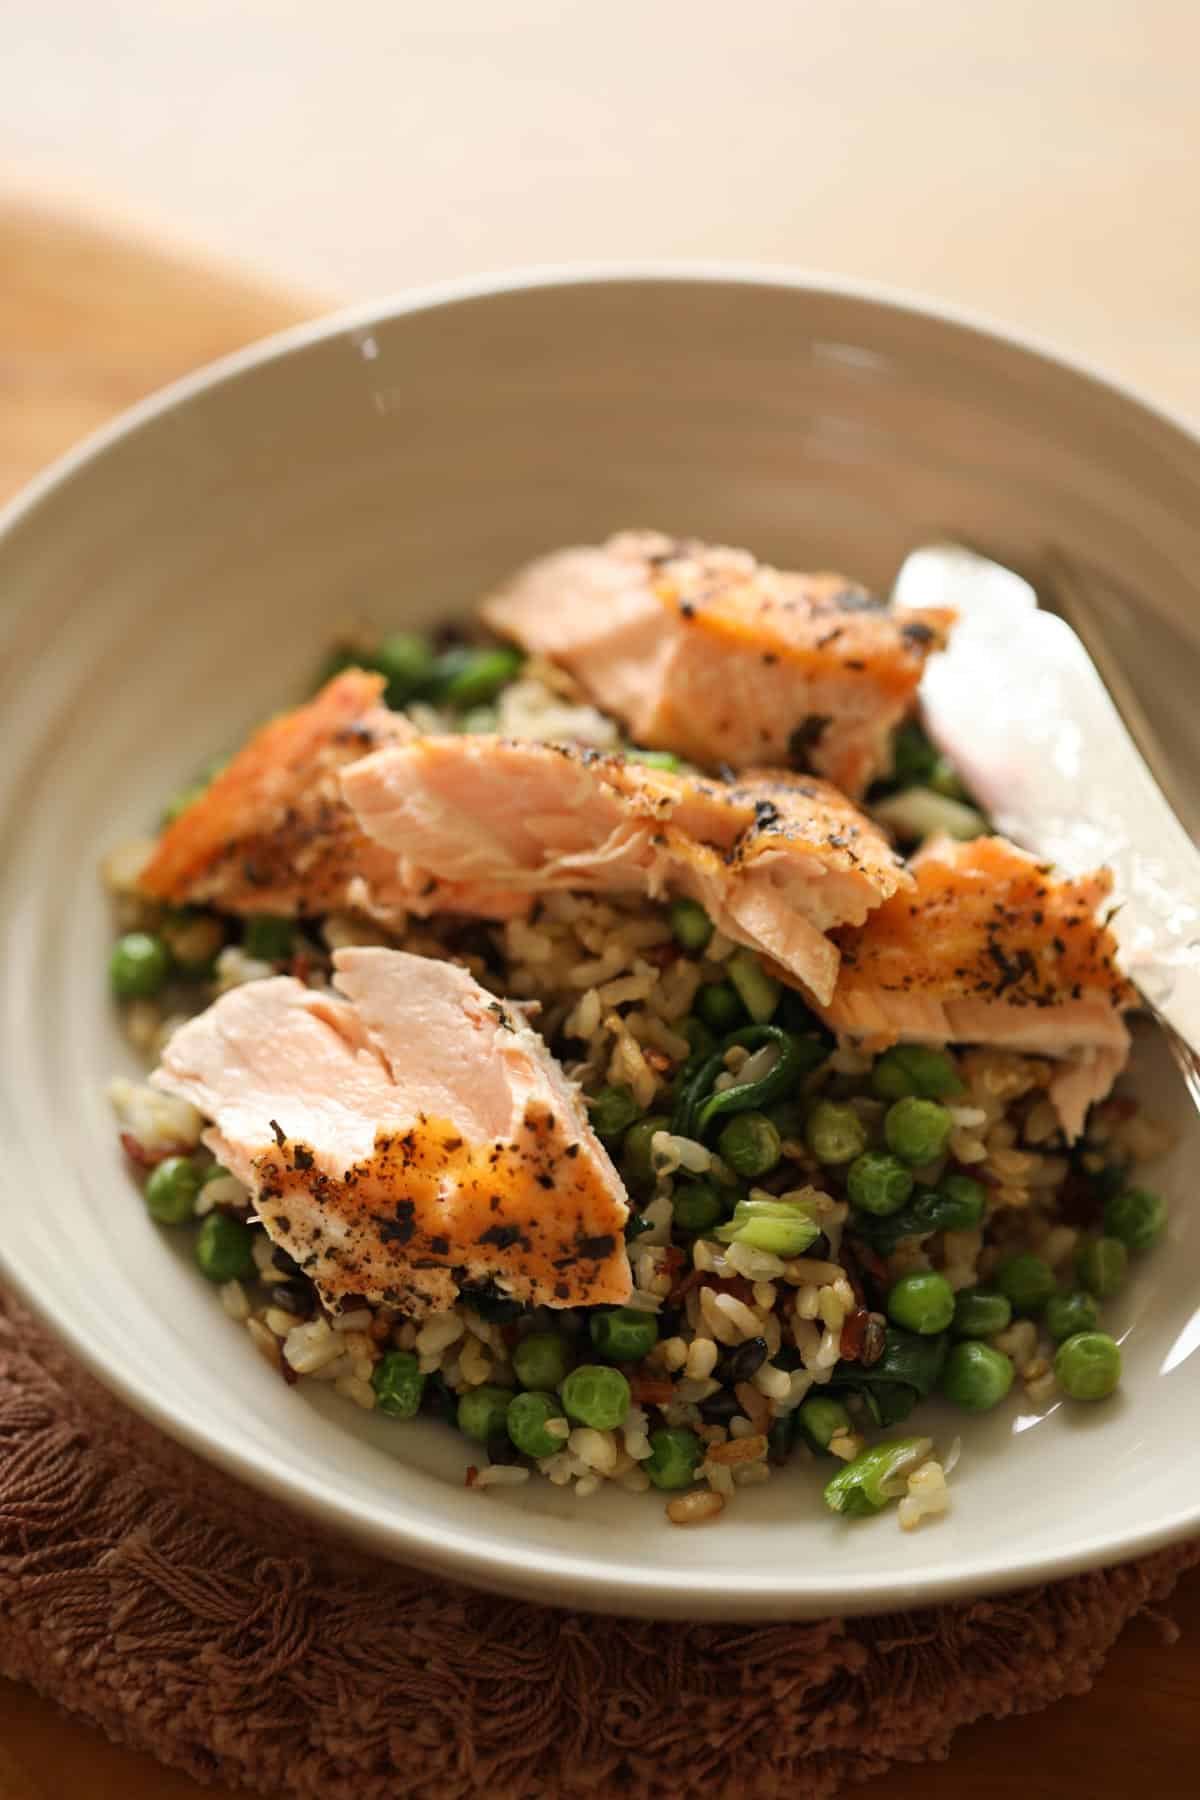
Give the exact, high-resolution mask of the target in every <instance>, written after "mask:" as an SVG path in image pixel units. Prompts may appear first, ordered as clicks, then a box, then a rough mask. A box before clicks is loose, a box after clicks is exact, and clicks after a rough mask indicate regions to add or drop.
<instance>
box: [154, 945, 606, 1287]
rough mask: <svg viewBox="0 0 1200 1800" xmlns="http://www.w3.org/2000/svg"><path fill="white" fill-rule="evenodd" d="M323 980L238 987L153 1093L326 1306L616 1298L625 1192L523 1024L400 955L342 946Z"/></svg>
mask: <svg viewBox="0 0 1200 1800" xmlns="http://www.w3.org/2000/svg"><path fill="white" fill-rule="evenodd" d="M333 979H334V983H335V986H336V987H337V989H338V990H339V992H338V993H337V994H330V993H318V992H314V991H313V990H312V989H310V988H306V987H304V986H303V985H302V984H301V983H300V982H298V981H294V980H293V979H292V978H291V977H290V976H277V977H273V978H270V979H267V980H263V981H255V982H249V983H247V984H245V985H244V986H242V987H239V988H235V989H233V990H232V991H231V992H230V993H227V994H225V995H223V996H222V998H221V999H219V1000H218V1001H216V1002H215V1004H214V1005H212V1006H210V1007H209V1008H208V1010H207V1011H206V1012H204V1013H201V1014H200V1015H199V1016H198V1017H197V1018H195V1019H192V1020H190V1021H189V1022H188V1023H187V1024H186V1025H184V1026H182V1027H181V1028H180V1029H179V1030H178V1031H177V1032H176V1033H175V1034H174V1036H173V1037H172V1038H171V1040H170V1043H169V1044H168V1046H167V1048H166V1049H165V1050H164V1052H163V1058H162V1063H161V1066H160V1067H159V1068H158V1069H157V1070H156V1071H155V1073H154V1075H153V1076H152V1077H151V1079H152V1081H153V1082H154V1084H155V1085H156V1086H157V1087H159V1088H161V1089H163V1090H164V1091H166V1092H168V1093H172V1094H178V1095H182V1096H183V1097H184V1098H185V1099H187V1100H189V1101H191V1103H192V1105H194V1106H195V1107H197V1108H198V1109H199V1110H200V1112H202V1113H203V1114H204V1115H205V1117H206V1118H208V1119H211V1120H212V1121H213V1124H212V1126H211V1128H210V1129H209V1130H208V1132H207V1133H206V1134H205V1141H206V1143H207V1144H208V1145H209V1147H210V1148H211V1149H212V1150H213V1152H214V1154H215V1155H216V1156H217V1157H218V1158H219V1159H220V1161H221V1162H222V1163H223V1164H224V1165H225V1166H226V1168H228V1169H231V1170H232V1171H233V1173H234V1174H235V1175H237V1176H238V1178H239V1179H240V1180H241V1181H244V1182H245V1183H246V1185H247V1186H248V1187H249V1188H250V1190H251V1192H252V1194H253V1195H254V1199H255V1206H256V1209H257V1211H258V1214H259V1216H260V1218H261V1219H262V1221H263V1224H264V1226H265V1227H266V1230H267V1233H268V1235H269V1237H270V1238H271V1239H272V1241H273V1242H274V1243H276V1244H278V1245H280V1246H281V1247H282V1248H283V1249H284V1250H286V1251H287V1252H288V1254H289V1255H290V1256H293V1257H294V1258H295V1259H296V1261H297V1262H298V1263H299V1264H300V1266H301V1267H302V1268H303V1270H304V1271H305V1273H306V1274H307V1275H309V1276H311V1278H312V1279H313V1281H314V1282H315V1283H316V1285H317V1287H318V1289H319V1290H320V1292H321V1295H322V1298H323V1299H324V1300H325V1301H326V1303H327V1304H329V1305H330V1306H331V1307H335V1308H336V1307H337V1306H338V1305H339V1304H342V1303H344V1302H345V1301H346V1300H347V1299H349V1298H350V1297H351V1296H355V1297H357V1296H360V1295H361V1296H363V1297H364V1298H365V1299H366V1300H367V1301H369V1302H371V1303H373V1304H379V1305H387V1306H395V1307H398V1308H403V1309H404V1310H405V1311H406V1312H409V1313H415V1314H418V1315H419V1314H421V1313H423V1312H428V1311H440V1310H442V1309H444V1308H446V1307H448V1306H450V1305H452V1304H453V1302H454V1300H455V1297H456V1296H457V1294H458V1293H459V1292H460V1290H461V1289H462V1287H463V1286H464V1285H465V1284H470V1283H479V1282H495V1283H497V1284H498V1285H499V1286H500V1287H501V1288H503V1290H504V1291H505V1292H506V1293H509V1294H512V1295H514V1296H515V1297H516V1298H518V1299H520V1300H524V1301H527V1302H529V1303H530V1304H531V1305H535V1304H543V1305H546V1306H554V1307H562V1306H591V1305H597V1304H600V1303H603V1302H616V1303H619V1302H621V1301H623V1300H626V1299H627V1298H628V1296H629V1292H630V1274H629V1261H628V1257H627V1256H626V1252H625V1240H624V1235H623V1234H624V1226H625V1221H626V1218H627V1217H628V1207H627V1205H626V1199H625V1191H624V1188H623V1186H622V1184H621V1180H620V1178H619V1176H618V1175H617V1172H616V1170H615V1169H614V1168H613V1166H612V1164H611V1162H610V1161H609V1159H608V1156H607V1154H606V1153H605V1151H604V1149H603V1148H602V1146H601V1144H600V1142H599V1140H598V1139H597V1138H596V1136H595V1134H594V1133H593V1131H592V1129H591V1126H590V1125H589V1123H588V1120H587V1115H586V1112H585V1109H584V1107H583V1104H582V1102H581V1101H580V1099H579V1098H578V1095H577V1092H576V1090H575V1089H574V1088H573V1087H572V1086H571V1084H570V1083H568V1081H567V1080H566V1077H565V1076H564V1075H563V1073H562V1070H561V1069H560V1068H559V1066H558V1064H557V1063H556V1062H555V1061H554V1059H553V1057H552V1056H551V1055H550V1053H549V1051H548V1050H547V1049H546V1047H545V1045H544V1044H543V1043H542V1041H541V1039H540V1038H539V1037H538V1035H537V1034H536V1032H534V1031H533V1030H532V1029H531V1028H530V1026H529V1024H528V1022H527V1021H526V1019H525V1017H524V1014H523V1013H522V1012H521V1011H520V1010H519V1009H518V1008H515V1007H511V1006H507V1005H505V1004H503V1003H502V1002H501V1001H499V1000H497V999H495V998H494V997H493V996H492V995H491V994H489V993H487V991H486V990H485V989H484V988H481V987H480V986H479V984H478V983H477V982H476V981H474V980H473V979H472V977H471V976H470V975H469V974H467V972H466V971H465V970H464V969H461V968H459V967H457V966H456V965H454V964H452V963H445V962H438V961H436V960H434V959H431V958H427V957H419V956H411V955H409V954H407V953H406V952H403V951H398V950H388V949H382V948H375V947H372V948H355V949H346V950H339V951H338V952H337V954H336V955H335V957H334V977H333Z"/></svg>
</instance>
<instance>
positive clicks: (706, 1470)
mask: <svg viewBox="0 0 1200 1800" xmlns="http://www.w3.org/2000/svg"><path fill="white" fill-rule="evenodd" d="M696 1474H697V1475H698V1476H699V1477H700V1478H701V1479H702V1480H704V1481H707V1483H708V1486H709V1491H710V1492H711V1493H714V1494H721V1495H722V1496H723V1497H724V1498H726V1499H732V1498H733V1470H732V1469H729V1468H726V1467H725V1465H724V1464H723V1463H715V1462H711V1461H710V1460H709V1459H708V1458H707V1457H705V1459H704V1461H703V1462H702V1463H701V1464H700V1466H699V1467H698V1468H697V1470H696Z"/></svg>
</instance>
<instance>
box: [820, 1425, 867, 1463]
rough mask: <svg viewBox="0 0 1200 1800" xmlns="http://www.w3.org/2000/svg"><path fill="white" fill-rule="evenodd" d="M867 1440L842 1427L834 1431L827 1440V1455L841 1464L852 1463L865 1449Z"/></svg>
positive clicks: (855, 1432) (857, 1433)
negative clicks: (834, 1457)
mask: <svg viewBox="0 0 1200 1800" xmlns="http://www.w3.org/2000/svg"><path fill="white" fill-rule="evenodd" d="M866 1445H867V1440H866V1438H864V1437H863V1436H861V1434H860V1433H859V1432H857V1431H847V1430H846V1428H845V1427H844V1426H843V1427H842V1429H841V1430H840V1431H835V1432H834V1434H833V1436H832V1437H831V1438H830V1440H829V1445H828V1449H829V1454H830V1455H831V1456H836V1457H838V1458H839V1459H840V1461H842V1462H853V1461H854V1459H855V1457H856V1456H860V1455H861V1454H862V1452H863V1451H864V1450H865V1449H866Z"/></svg>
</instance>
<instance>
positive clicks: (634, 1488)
mask: <svg viewBox="0 0 1200 1800" xmlns="http://www.w3.org/2000/svg"><path fill="white" fill-rule="evenodd" d="M647 1454H649V1446H647ZM620 1485H621V1486H622V1487H623V1488H624V1489H625V1492H626V1493H627V1494H644V1493H646V1492H647V1491H648V1489H649V1487H650V1477H649V1476H648V1475H647V1473H646V1471H645V1469H636V1468H635V1469H630V1471H629V1473H628V1475H622V1476H621V1477H620Z"/></svg>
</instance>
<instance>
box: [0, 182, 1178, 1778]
mask: <svg viewBox="0 0 1200 1800" xmlns="http://www.w3.org/2000/svg"><path fill="white" fill-rule="evenodd" d="M0 268H2V269H3V270H4V271H5V277H4V280H3V282H0V499H2V498H4V497H6V496H7V494H8V493H10V492H11V491H12V490H13V489H15V488H16V487H17V486H18V485H19V483H20V482H21V481H22V480H23V479H25V478H26V477H27V476H28V475H30V474H32V473H33V471H34V470H35V469H37V468H38V467H39V466H41V465H42V464H44V463H45V462H47V461H48V460H49V459H50V458H51V457H53V456H54V455H56V454H57V453H58V452H59V451H61V450H64V449H65V448H66V447H67V446H68V445H69V444H71V443H72V442H73V441H74V440H75V439H77V438H78V437H80V436H81V435H82V434H83V433H84V432H86V431H89V430H91V429H92V428H93V427H94V426H96V425H98V424H100V423H101V422H102V421H103V420H104V419H106V418H107V417H109V416H110V415H111V414H112V413H114V412H115V411H116V410H118V409H119V408H120V407H123V406H126V405H128V404H129V403H130V402H132V401H133V400H136V399H137V398H138V397H139V396H140V395H141V394H143V393H145V392H147V391H149V390H150V389H151V388H154V387H157V386H159V385H160V384H161V383H162V382H164V381H167V380H170V379H171V378H172V377H174V376H176V375H180V374H182V373H184V371H185V370H187V369H189V368H193V367H195V366H196V365H197V364H199V363H202V362H204V361H206V360H208V359H209V358H211V357H214V356H218V355H220V354H222V353H223V352H225V351H228V350H231V349H233V348H235V347H236V346H237V345H239V344H243V343H246V342H248V341H249V340H251V339H253V338H255V337H259V336H262V335H263V334H264V333H266V332H268V331H272V330H274V329H276V328H277V327H279V326H282V325H287V324H291V323H294V322H295V321H297V320H299V319H302V318H304V317H307V316H311V314H313V313H314V312H316V311H319V310H320V305H319V303H317V302H309V303H307V304H306V303H305V302H303V301H301V300H297V299H296V298H295V297H292V296H288V295H285V294H282V293H272V292H270V291H268V290H266V289H264V288H263V287H261V286H255V285H252V284H250V283H249V282H248V281H246V280H245V279H244V278H242V277H240V276H237V275H234V274H232V273H223V272H222V271H220V270H215V269H213V268H211V267H208V266H198V265H196V264H193V263H190V262H188V261H186V260H184V259H182V258H172V257H169V256H167V255H165V254H163V253H161V252H160V251H157V250H156V249H154V248H153V247H152V246H151V245H150V244H148V243H142V242H139V241H137V240H135V239H133V238H128V239H123V238H119V237H115V236H113V235H112V234H111V233H109V232H107V231H104V230H102V229H100V228H99V227H94V226H90V225H87V224H83V223H80V222H78V221H73V220H69V219H66V218H63V217H58V216H54V215H50V214H47V213H45V212H43V211H40V210H36V209H33V208H30V207H23V206H19V205H11V204H10V205H7V206H4V205H0ZM1064 1503H1066V1502H1064ZM1172 1611H1173V1615H1174V1617H1175V1619H1176V1620H1177V1622H1178V1624H1179V1625H1180V1627H1181V1628H1182V1636H1181V1637H1180V1639H1179V1641H1178V1642H1177V1643H1175V1644H1174V1645H1167V1644H1165V1643H1164V1642H1163V1640H1162V1634H1161V1633H1160V1632H1159V1631H1158V1630H1156V1628H1155V1627H1154V1626H1153V1625H1151V1624H1150V1623H1148V1622H1145V1621H1139V1622H1137V1623H1135V1624H1134V1625H1133V1626H1131V1627H1130V1629H1129V1630H1128V1631H1127V1632H1126V1633H1125V1636H1124V1638H1123V1639H1122V1641H1121V1643H1120V1644H1119V1645H1118V1647H1117V1649H1116V1651H1115V1653H1114V1654H1113V1656H1112V1657H1111V1658H1110V1660H1109V1662H1108V1665H1107V1667H1106V1668H1105V1670H1104V1672H1103V1674H1102V1675H1101V1677H1100V1679H1099V1681H1098V1682H1097V1684H1096V1686H1095V1688H1094V1689H1093V1690H1092V1692H1091V1694H1090V1695H1088V1696H1087V1697H1085V1698H1082V1699H1078V1700H1069V1701H1064V1702H1062V1703H1060V1704H1059V1705H1058V1706H1056V1707H1053V1708H1051V1709H1050V1710H1048V1711H1047V1712H1044V1713H1041V1714H1035V1715H1033V1716H1032V1717H1031V1718H1028V1719H1023V1720H1018V1721H1012V1722H1008V1723H988V1724H982V1725H978V1726H975V1727H973V1728H971V1729H970V1730H967V1731H964V1732H963V1733H961V1734H960V1736H959V1738H958V1739H957V1740H956V1744H955V1749H954V1753H953V1755H952V1757H951V1759H950V1761H949V1763H947V1764H944V1765H940V1766H937V1765H935V1766H933V1767H929V1768H922V1769H919V1770H901V1771H899V1772H898V1773H896V1774H894V1775H892V1776H889V1777H888V1778H887V1784H886V1792H887V1793H888V1794H889V1796H890V1800H909V1797H910V1796H911V1797H912V1800H916V1797H917V1796H920V1800H963V1796H964V1795H966V1796H969V1797H971V1800H1000V1796H1006V1797H1007V1796H1010V1795H1011V1794H1012V1792H1013V1790H1014V1787H1016V1786H1017V1785H1018V1784H1019V1785H1020V1786H1022V1787H1023V1788H1024V1791H1025V1792H1026V1793H1027V1794H1028V1795H1030V1796H1031V1800H1083V1797H1084V1796H1087V1800H1130V1797H1131V1796H1134V1795H1137V1794H1146V1795H1152V1796H1154V1800H1184V1796H1189V1795H1194V1794H1196V1793H1197V1792H1198V1791H1200V1773H1198V1772H1197V1763H1198V1762H1200V1713H1198V1710H1197V1700H1198V1699H1200V1572H1197V1573H1196V1574H1194V1575H1193V1576H1192V1577H1191V1578H1190V1579H1189V1580H1188V1581H1186V1582H1185V1583H1184V1584H1183V1585H1182V1586H1181V1588H1180V1590H1179V1593H1178V1596H1177V1598H1176V1601H1175V1603H1174V1605H1173V1608H1172ZM860 1791H862V1792H863V1793H864V1794H865V1795H866V1794H873V1793H879V1794H881V1795H882V1793H883V1792H884V1791H885V1790H884V1785H883V1783H875V1784H872V1785H871V1786H870V1787H869V1788H867V1789H863V1790H860ZM203 1792H207V1793H208V1794H210V1795H217V1796H218V1800H220V1797H221V1796H223V1795H225V1796H227V1800H232V1796H229V1795H228V1794H227V1790H224V1789H222V1790H218V1789H214V1788H209V1789H201V1788H199V1787H197V1786H196V1784H195V1783H193V1782H192V1781H191V1780H189V1779H187V1778H186V1777H184V1776H181V1775H177V1774H173V1773H171V1772H168V1771H165V1770H163V1769H162V1768H161V1767H160V1766H159V1765H158V1764H156V1763H154V1762H152V1761H150V1760H149V1759H147V1758H146V1757H143V1756H135V1755H132V1754H131V1753H130V1752H128V1751H126V1750H124V1749H121V1748H118V1747H116V1746H113V1745H110V1744H108V1743H106V1742H105V1741H103V1740H102V1739H100V1738H99V1737H98V1736H97V1734H96V1733H95V1732H93V1731H92V1730H90V1729H89V1728H87V1727H84V1726H82V1725H80V1724H78V1723H76V1722H75V1721H73V1720H72V1719H71V1718H70V1717H69V1716H68V1715H67V1714H65V1713H63V1712H61V1711H60V1710H59V1709H58V1708H56V1707H55V1706H52V1705H51V1704H49V1703H48V1702H46V1701H44V1700H41V1699H40V1698H38V1697H37V1696H36V1695H34V1694H32V1693H30V1692H29V1691H28V1690H27V1689H24V1688H20V1687H15V1686H13V1685H11V1684H5V1683H2V1682H0V1800H63V1797H64V1796H67V1795H70V1796H73V1797H76V1800H189V1797H191V1800H198V1796H199V1795H200V1794H201V1793H203Z"/></svg>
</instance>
